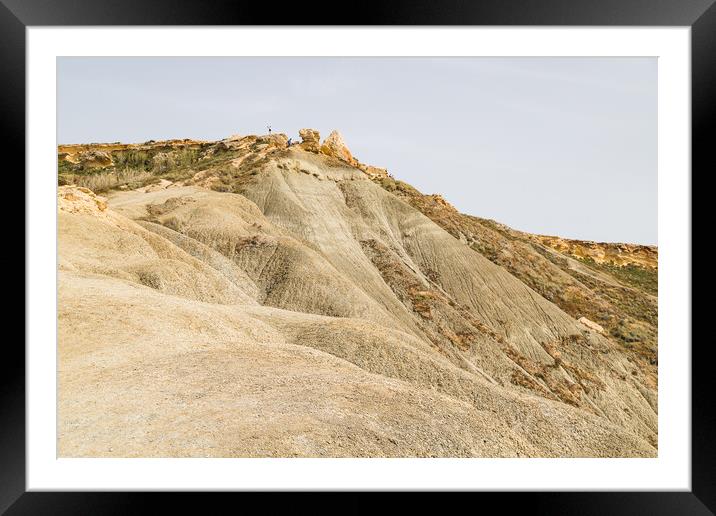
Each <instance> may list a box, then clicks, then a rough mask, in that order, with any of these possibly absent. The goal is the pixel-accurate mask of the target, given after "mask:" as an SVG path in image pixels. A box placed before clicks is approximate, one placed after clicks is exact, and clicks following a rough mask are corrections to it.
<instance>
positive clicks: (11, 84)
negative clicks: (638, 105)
mask: <svg viewBox="0 0 716 516" xmlns="http://www.w3.org/2000/svg"><path fill="white" fill-rule="evenodd" d="M338 13H340V10H336V9H330V8H326V9H324V8H322V6H321V5H320V4H318V3H316V4H311V5H310V7H309V6H308V5H299V6H296V5H294V6H293V7H292V8H285V9H284V8H282V7H281V6H279V5H277V4H275V3H271V4H270V6H269V5H268V4H266V3H262V2H237V1H227V0H215V1H205V2H199V1H196V0H193V1H182V2H179V1H172V0H144V1H142V2H140V1H136V0H124V1H122V2H117V1H114V0H0V70H3V74H2V75H3V80H2V81H0V89H2V96H1V99H2V104H0V105H1V106H2V117H0V119H1V120H2V122H0V123H2V125H3V128H4V129H5V131H3V133H4V144H5V148H6V149H8V148H10V149H16V151H15V152H13V157H12V158H11V159H16V160H17V163H15V165H14V166H15V167H16V169H17V170H25V169H24V166H25V158H24V153H23V152H21V151H20V150H21V149H23V148H24V144H25V109H24V108H25V101H26V98H25V59H26V57H25V29H26V27H28V26H39V25H51V26H61V25H73V26H88V25H99V26H103V25H347V24H350V25H512V26H514V25H553V26H564V25H574V26H601V25H606V26H614V25H617V26H690V27H691V35H692V42H691V44H692V46H691V52H692V54H691V59H692V67H691V73H692V175H691V178H692V179H693V177H694V176H696V175H697V174H698V175H700V176H705V175H706V174H707V173H708V172H711V171H712V170H713V162H712V159H711V147H712V146H713V145H714V143H716V134H714V120H716V4H714V0H519V1H512V2H506V1H500V0H489V1H482V2H478V1H473V2H469V1H466V0H447V1H441V2H430V1H429V0H412V1H411V0H400V1H397V0H393V1H391V2H382V3H380V2H362V3H360V4H357V3H356V4H355V5H351V6H350V16H349V15H347V14H346V15H343V16H340V15H339V14H338ZM707 167H708V168H707ZM699 171H700V172H699ZM694 172H696V173H694ZM693 191H694V190H693V188H692V192H693ZM25 194H26V195H32V192H25ZM692 202H693V201H692ZM18 213H19V212H18ZM694 221H696V219H694ZM22 229H23V226H20V225H19V224H15V227H13V228H12V229H11V231H12V230H14V231H17V232H18V233H19V232H20V231H21V230H22ZM692 234H693V233H692ZM18 236H19V235H18ZM23 238H24V236H23ZM23 249H24V246H23ZM23 252H24V251H23ZM25 258H27V257H25ZM692 263H693V262H692ZM26 279H27V278H26ZM29 301H30V302H31V301H32V300H29ZM18 304H19V303H18ZM692 319H693V317H692ZM4 344H5V346H4V355H3V357H4V360H3V362H4V363H3V364H2V370H3V375H2V380H1V382H0V386H1V387H0V389H1V390H0V421H1V424H0V513H5V514H8V515H17V514H128V513H141V512H148V511H149V510H152V512H154V509H152V507H151V505H150V504H148V502H149V501H154V502H160V503H161V504H162V506H163V507H164V509H165V511H164V512H168V511H169V510H172V509H171V506H173V505H174V506H176V507H178V508H182V509H183V510H184V511H186V510H196V511H201V512H206V511H207V505H206V504H207V503H209V498H208V497H209V496H210V495H209V494H206V493H205V494H194V495H192V496H189V495H187V494H184V493H175V494H174V495H170V494H166V493H153V494H152V493H120V492H113V493H59V492H51V493H50V492H44V493H40V492H25V491H26V490H25V473H26V461H25V354H24V351H23V348H22V347H21V346H20V343H19V341H16V340H13V339H9V338H6V339H5V342H4ZM673 344H677V345H684V346H685V345H689V344H690V343H686V342H684V343H673ZM710 347H711V346H710V340H709V339H702V340H700V341H699V342H697V343H696V345H694V346H693V347H692V457H691V465H692V472H691V479H692V490H691V491H690V492H662V491H650V492H637V493H626V492H614V493H605V492H579V493H574V492H573V493H554V492H548V493H546V492H529V493H479V494H475V493H471V494H461V495H454V497H451V502H452V503H455V504H458V503H464V502H466V500H465V497H466V496H470V497H471V500H470V501H469V504H470V505H472V506H473V507H474V505H473V504H474V503H475V501H474V497H475V496H477V497H478V498H479V499H480V502H479V503H481V504H482V503H485V502H487V501H496V502H499V503H500V505H501V510H500V512H504V510H505V509H507V510H508V512H510V510H511V509H521V510H529V512H528V513H527V514H532V515H535V514H563V513H567V514H569V513H579V514H583V515H591V514H594V515H597V514H598V515H606V514H625V515H626V514H629V515H634V514H654V515H658V514H714V513H715V512H716V475H715V474H714V473H715V471H716V446H714V437H716V424H715V423H716V417H715V414H716V411H714V406H716V403H715V402H714V401H713V393H714V381H713V377H714V375H713V373H712V371H710V368H711V365H710V363H711V361H710V360H708V358H709V355H710ZM211 496H212V501H213V500H214V497H216V496H219V497H221V498H222V499H224V500H227V497H234V496H244V497H247V498H248V499H249V500H243V501H242V504H247V503H248V504H250V505H251V499H252V498H255V496H256V495H254V494H247V493H244V494H242V495H239V494H213V495H211ZM403 498H404V499H406V498H409V499H406V500H405V501H404V502H402V503H403V504H404V505H403V509H404V510H406V511H407V510H410V508H411V506H415V507H424V505H425V500H424V496H423V495H421V494H414V495H412V496H411V497H403ZM283 500H285V496H278V497H277V496H276V495H272V497H271V501H270V502H268V503H267V502H265V501H261V502H260V503H261V504H263V510H266V509H269V510H271V512H274V510H275V509H276V508H277V504H279V503H282V501H283ZM288 503H290V505H291V510H292V511H293V512H296V511H302V509H306V510H309V509H310V510H315V509H316V508H317V506H316V505H315V504H316V502H314V501H311V502H309V501H308V500H307V499H306V497H305V496H298V497H296V496H293V497H291V500H290V502H288ZM248 506H249V505H247V506H246V507H248ZM446 507H447V506H445V505H444V504H443V505H442V508H443V509H445V508H446ZM483 507H487V506H483ZM373 509H374V504H373V502H371V501H367V500H366V499H365V497H364V495H359V494H357V493H353V494H350V495H349V496H347V497H346V498H345V500H343V501H342V502H341V511H340V512H348V513H349V512H367V511H372V510H373Z"/></svg>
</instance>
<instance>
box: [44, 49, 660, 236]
mask: <svg viewBox="0 0 716 516" xmlns="http://www.w3.org/2000/svg"><path fill="white" fill-rule="evenodd" d="M57 77H58V95H57V106H58V142H59V143H86V142H114V141H122V142H142V141H146V140H150V139H153V140H159V139H166V138H196V139H207V140H215V139H221V138H224V137H226V136H229V135H231V134H264V133H266V132H267V131H266V126H267V125H269V124H270V125H271V126H272V128H273V130H274V131H275V132H284V133H287V134H288V135H289V136H292V137H294V138H298V130H299V129H300V128H302V127H311V128H315V129H318V130H320V132H321V135H322V137H325V136H327V135H328V133H329V132H330V131H331V130H332V129H338V130H339V131H340V132H341V133H342V134H343V136H344V139H345V140H346V142H347V144H348V146H349V147H350V148H351V150H352V152H353V154H354V155H355V156H356V157H357V158H358V159H359V160H361V161H362V162H364V163H367V164H371V165H375V166H380V167H385V168H387V169H388V170H389V171H390V173H391V174H393V175H394V176H395V177H396V178H397V179H401V180H404V181H406V182H408V183H410V184H412V185H413V186H415V187H416V188H418V189H419V190H420V191H422V192H423V193H440V194H442V195H443V196H444V197H445V198H446V199H447V200H448V201H450V202H451V203H452V204H454V205H455V206H456V207H457V208H458V209H459V210H460V211H462V212H464V213H469V214H472V215H477V216H480V217H487V218H492V219H495V220H497V221H499V222H503V223H505V224H507V225H509V226H512V227H514V228H516V229H521V230H525V231H530V232H533V233H542V234H549V235H559V236H564V237H570V238H581V239H587V240H598V241H611V242H633V243H644V244H656V243H657V61H656V59H655V58H136V57H131V58H59V59H58V63H57Z"/></svg>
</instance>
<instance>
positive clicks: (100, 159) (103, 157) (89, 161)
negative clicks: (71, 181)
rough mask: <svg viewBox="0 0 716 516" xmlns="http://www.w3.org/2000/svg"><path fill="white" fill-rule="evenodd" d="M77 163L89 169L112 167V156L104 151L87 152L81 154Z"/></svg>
mask: <svg viewBox="0 0 716 516" xmlns="http://www.w3.org/2000/svg"><path fill="white" fill-rule="evenodd" d="M78 161H79V163H80V164H81V165H82V166H83V167H89V168H94V167H98V168H105V167H109V166H111V165H113V164H114V163H113V162H112V156H110V155H109V154H108V153H106V152H104V151H99V150H88V151H85V152H81V153H80V155H79V156H78Z"/></svg>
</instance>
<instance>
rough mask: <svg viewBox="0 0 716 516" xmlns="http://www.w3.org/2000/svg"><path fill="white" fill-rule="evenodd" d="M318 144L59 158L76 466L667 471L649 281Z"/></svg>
mask: <svg viewBox="0 0 716 516" xmlns="http://www.w3.org/2000/svg"><path fill="white" fill-rule="evenodd" d="M301 137H302V142H301V143H299V144H296V145H292V146H291V147H287V141H288V139H287V137H286V136H285V135H282V134H274V135H269V136H246V137H240V136H235V137H232V138H228V139H226V140H222V141H219V142H195V141H190V140H180V141H172V142H147V143H145V144H142V145H138V146H137V145H135V146H132V145H121V144H111V145H105V146H92V145H89V146H81V147H80V146H77V147H73V148H72V149H70V151H72V150H74V151H75V152H70V151H68V148H67V147H65V148H62V149H60V151H61V154H60V167H59V172H60V179H59V182H60V185H61V186H60V189H59V192H58V199H59V202H58V209H59V214H58V216H59V255H60V256H59V269H60V270H59V296H60V297H59V346H60V355H59V356H60V371H59V377H60V397H59V406H60V414H59V425H60V439H59V450H60V455H62V456H217V457H222V456H232V457H234V456H654V455H656V444H657V398H656V378H657V376H656V368H657V361H656V327H657V319H656V317H657V314H656V284H655V279H654V285H653V290H652V289H651V287H649V288H647V287H646V286H644V285H641V284H639V283H638V282H637V283H630V282H629V281H627V280H626V279H625V277H621V276H620V274H621V271H622V268H621V267H622V266H621V264H620V263H612V262H607V261H605V262H603V263H597V262H596V261H592V262H590V261H589V260H586V259H579V258H576V257H574V256H572V255H570V253H569V252H567V251H564V250H563V249H560V248H558V247H557V246H550V245H548V244H547V243H545V242H543V241H541V240H540V238H538V237H535V236H534V235H526V234H523V233H518V232H515V231H512V230H510V229H509V228H505V227H504V226H501V225H499V224H496V223H493V222H491V221H488V220H485V219H479V218H476V217H471V216H468V215H463V214H460V213H459V212H457V210H455V209H454V208H453V207H452V206H450V205H449V203H447V202H445V201H444V200H443V199H442V198H441V197H439V196H430V195H423V194H421V193H420V192H417V191H416V190H415V189H413V188H412V187H410V186H409V185H407V184H405V183H402V182H400V181H396V180H395V179H394V178H393V177H392V176H390V174H388V172H387V171H386V170H385V169H382V168H378V167H373V166H368V165H364V164H362V163H361V162H360V161H358V160H357V159H356V158H355V157H354V156H353V155H352V154H351V152H350V150H349V149H348V147H347V146H346V145H345V143H344V142H343V140H342V138H341V137H340V135H339V134H338V133H335V132H334V133H332V134H331V135H330V136H329V137H328V138H327V139H326V140H324V141H323V142H321V140H320V135H319V134H318V132H317V131H313V130H308V129H307V130H302V131H301ZM98 193H100V194H103V195H105V197H106V198H103V197H99V196H97V195H96V194H98ZM655 252H656V251H655V250H654V253H655ZM632 266H633V265H632ZM612 269H613V270H612ZM644 270H645V271H647V272H646V273H645V276H648V275H649V274H653V275H654V277H655V270H647V269H646V268H644ZM650 271H651V272H650ZM98 407H102V408H101V409H100V408H98Z"/></svg>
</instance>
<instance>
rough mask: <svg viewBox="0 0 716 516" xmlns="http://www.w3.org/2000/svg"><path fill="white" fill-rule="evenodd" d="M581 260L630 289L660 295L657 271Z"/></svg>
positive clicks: (586, 259) (635, 266)
mask: <svg viewBox="0 0 716 516" xmlns="http://www.w3.org/2000/svg"><path fill="white" fill-rule="evenodd" d="M579 260H580V261H581V262H582V263H585V264H586V265H589V266H590V267H592V268H593V269H597V270H601V271H603V272H606V273H608V274H610V275H612V276H614V277H615V278H616V279H617V280H619V281H620V282H622V283H624V284H626V285H628V286H630V287H634V288H638V289H641V290H643V291H645V292H648V293H649V294H653V295H657V294H658V293H659V292H658V286H659V274H658V271H657V269H648V268H646V267H639V266H638V265H633V264H629V265H622V266H619V265H613V264H611V263H596V262H595V261H594V260H593V259H591V258H581V259H579Z"/></svg>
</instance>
